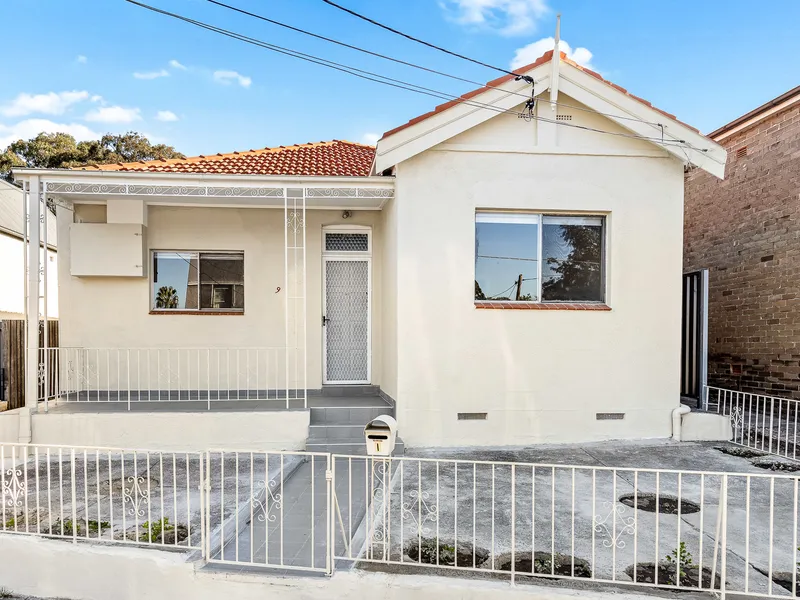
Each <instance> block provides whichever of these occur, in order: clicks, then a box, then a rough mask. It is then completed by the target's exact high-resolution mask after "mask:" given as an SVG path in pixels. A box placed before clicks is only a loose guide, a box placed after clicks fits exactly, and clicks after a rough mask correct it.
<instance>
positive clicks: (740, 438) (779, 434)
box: [704, 386, 800, 459]
mask: <svg viewBox="0 0 800 600" xmlns="http://www.w3.org/2000/svg"><path fill="white" fill-rule="evenodd" d="M704 405H705V407H706V409H707V410H709V411H712V412H716V413H718V414H721V415H725V416H729V417H730V418H731V428H732V430H733V437H732V439H731V441H732V442H734V443H736V444H740V445H742V446H747V447H749V448H753V449H755V450H760V451H762V452H767V453H770V454H777V455H779V456H784V457H787V458H792V459H797V433H798V418H800V401H798V400H791V399H789V398H777V397H775V396H764V395H761V394H751V393H748V392H739V391H735V390H727V389H723V388H718V387H712V386H706V388H705V394H704Z"/></svg>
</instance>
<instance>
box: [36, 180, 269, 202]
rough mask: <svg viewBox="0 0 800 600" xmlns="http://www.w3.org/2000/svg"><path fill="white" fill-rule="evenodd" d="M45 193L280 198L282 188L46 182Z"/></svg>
mask: <svg viewBox="0 0 800 600" xmlns="http://www.w3.org/2000/svg"><path fill="white" fill-rule="evenodd" d="M45 193H53V194H56V193H57V194H102V195H126V196H190V197H191V196H204V197H215V198H283V188H269V187H240V186H228V187H214V186H188V185H129V184H100V183H52V182H50V183H45Z"/></svg>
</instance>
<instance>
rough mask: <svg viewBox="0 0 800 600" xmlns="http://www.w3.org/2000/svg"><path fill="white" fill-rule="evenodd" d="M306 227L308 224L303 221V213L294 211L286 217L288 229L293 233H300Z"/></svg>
mask: <svg viewBox="0 0 800 600" xmlns="http://www.w3.org/2000/svg"><path fill="white" fill-rule="evenodd" d="M305 226H306V223H305V221H304V220H303V213H302V212H299V211H296V210H293V211H291V212H290V213H289V216H288V217H286V227H288V228H289V230H290V231H291V232H292V233H297V232H299V231H300V230H301V229H303V227H305Z"/></svg>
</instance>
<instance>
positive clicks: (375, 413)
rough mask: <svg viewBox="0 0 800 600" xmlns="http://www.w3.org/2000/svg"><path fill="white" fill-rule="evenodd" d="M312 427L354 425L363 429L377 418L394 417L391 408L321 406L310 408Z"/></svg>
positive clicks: (386, 406) (385, 406) (383, 406)
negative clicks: (383, 416) (381, 416)
mask: <svg viewBox="0 0 800 600" xmlns="http://www.w3.org/2000/svg"><path fill="white" fill-rule="evenodd" d="M310 410H311V424H312V425H354V426H358V427H361V428H363V427H364V426H365V425H366V424H367V423H369V422H370V421H371V420H372V419H374V418H375V417H379V416H380V415H392V414H394V410H393V409H392V407H391V406H388V405H386V404H383V405H382V406H354V407H347V406H319V407H314V406H312V407H311V408H310Z"/></svg>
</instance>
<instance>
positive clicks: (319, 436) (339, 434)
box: [308, 423, 364, 443]
mask: <svg viewBox="0 0 800 600" xmlns="http://www.w3.org/2000/svg"><path fill="white" fill-rule="evenodd" d="M317 440H327V441H351V442H354V443H358V442H363V441H364V427H363V426H361V425H331V424H327V423H326V424H324V425H311V426H310V427H309V428H308V441H309V442H311V441H314V442H316V441H317Z"/></svg>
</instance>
